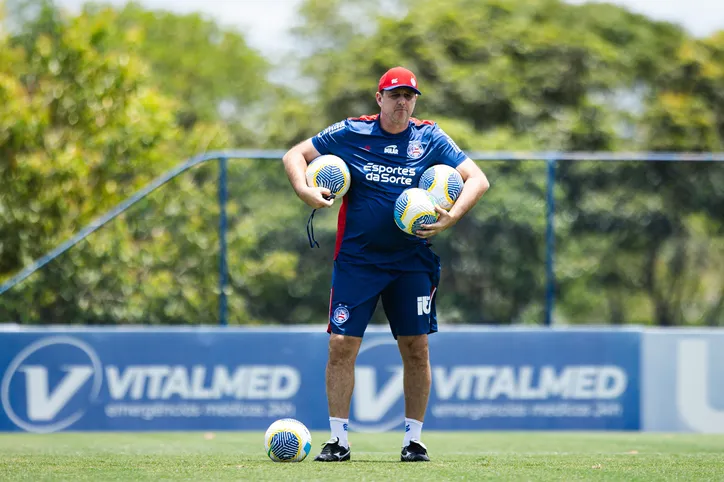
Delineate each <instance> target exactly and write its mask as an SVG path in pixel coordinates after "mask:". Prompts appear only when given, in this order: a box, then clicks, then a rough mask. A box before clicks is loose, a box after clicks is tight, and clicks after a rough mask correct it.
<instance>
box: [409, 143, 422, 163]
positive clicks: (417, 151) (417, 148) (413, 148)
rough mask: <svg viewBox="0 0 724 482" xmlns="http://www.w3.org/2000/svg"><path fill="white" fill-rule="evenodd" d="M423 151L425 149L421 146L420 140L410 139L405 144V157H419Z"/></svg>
mask: <svg viewBox="0 0 724 482" xmlns="http://www.w3.org/2000/svg"><path fill="white" fill-rule="evenodd" d="M424 153H425V149H423V148H422V142H420V141H410V143H409V144H408V145H407V157H409V158H410V159H419V158H420V157H422V155H423V154H424Z"/></svg>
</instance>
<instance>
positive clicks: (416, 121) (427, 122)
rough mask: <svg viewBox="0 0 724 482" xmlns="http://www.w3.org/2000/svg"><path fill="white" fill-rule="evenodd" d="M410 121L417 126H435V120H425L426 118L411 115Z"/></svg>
mask: <svg viewBox="0 0 724 482" xmlns="http://www.w3.org/2000/svg"><path fill="white" fill-rule="evenodd" d="M410 122H412V123H413V124H415V125H416V126H421V125H428V126H434V125H435V121H431V120H424V119H423V120H420V119H415V118H414V117H410Z"/></svg>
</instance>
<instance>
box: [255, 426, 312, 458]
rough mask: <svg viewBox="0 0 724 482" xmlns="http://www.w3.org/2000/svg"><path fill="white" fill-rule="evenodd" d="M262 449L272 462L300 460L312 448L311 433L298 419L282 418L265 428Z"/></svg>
mask: <svg viewBox="0 0 724 482" xmlns="http://www.w3.org/2000/svg"><path fill="white" fill-rule="evenodd" d="M264 449H265V450H266V454H267V455H268V456H269V458H270V459H272V460H273V461H274V462H301V461H302V460H304V459H305V458H306V457H307V455H309V451H310V450H311V449H312V435H311V434H310V433H309V430H307V427H306V426H305V425H304V424H303V423H302V422H300V421H299V420H295V419H293V418H282V419H280V420H277V421H276V422H274V423H273V424H271V425H270V426H269V428H268V429H267V431H266V434H265V435H264Z"/></svg>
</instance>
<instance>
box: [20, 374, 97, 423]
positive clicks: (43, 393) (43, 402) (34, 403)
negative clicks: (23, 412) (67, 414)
mask: <svg viewBox="0 0 724 482" xmlns="http://www.w3.org/2000/svg"><path fill="white" fill-rule="evenodd" d="M19 370H20V371H22V372H25V391H26V394H27V400H28V418H29V419H30V420H34V421H49V420H52V419H53V417H55V416H56V415H57V414H58V412H60V410H61V409H62V408H63V407H64V406H65V405H66V404H67V403H68V401H69V400H70V399H71V398H72V397H73V395H75V394H76V393H77V392H78V390H79V389H80V387H81V386H82V385H83V384H84V383H85V382H86V381H87V380H88V379H89V378H90V377H91V376H92V375H93V368H92V367H90V366H87V365H68V366H64V367H63V371H66V372H68V374H67V375H65V376H64V377H63V379H62V380H61V381H60V383H58V385H57V386H56V387H55V390H53V391H52V393H50V387H48V370H47V369H46V368H45V367H44V366H38V365H26V366H22V367H20V369H19Z"/></svg>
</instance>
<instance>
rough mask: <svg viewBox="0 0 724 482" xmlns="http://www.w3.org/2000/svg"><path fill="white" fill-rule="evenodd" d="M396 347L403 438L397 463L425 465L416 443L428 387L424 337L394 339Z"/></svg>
mask: <svg viewBox="0 0 724 482" xmlns="http://www.w3.org/2000/svg"><path fill="white" fill-rule="evenodd" d="M397 346H398V347H399V348H400V355H401V356H402V366H403V369H404V377H403V379H404V382H403V386H404V390H405V437H404V439H403V441H402V456H401V460H402V461H403V462H426V461H429V460H430V458H429V457H428V456H427V448H426V447H425V446H424V445H423V444H422V442H421V441H420V440H421V438H422V422H423V421H424V420H425V412H426V411H427V402H428V399H429V398H430V385H431V384H432V370H431V369H430V356H429V350H428V345H427V335H415V336H398V337H397Z"/></svg>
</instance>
